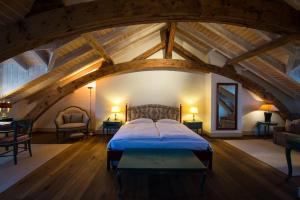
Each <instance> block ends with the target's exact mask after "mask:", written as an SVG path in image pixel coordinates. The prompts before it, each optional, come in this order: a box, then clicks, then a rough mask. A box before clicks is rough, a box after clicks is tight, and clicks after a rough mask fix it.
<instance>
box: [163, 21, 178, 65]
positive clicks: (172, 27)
mask: <svg viewBox="0 0 300 200" xmlns="http://www.w3.org/2000/svg"><path fill="white" fill-rule="evenodd" d="M175 32H176V23H174V22H173V23H170V24H169V27H168V31H167V38H166V42H167V44H166V54H165V55H166V58H167V59H171V58H172V51H173V46H174V41H175Z"/></svg>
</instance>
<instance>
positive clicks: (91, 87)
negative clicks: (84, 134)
mask: <svg viewBox="0 0 300 200" xmlns="http://www.w3.org/2000/svg"><path fill="white" fill-rule="evenodd" d="M86 87H87V88H88V89H89V90H90V122H91V123H90V124H91V126H92V124H93V123H92V89H93V88H94V87H95V82H92V83H89V84H87V85H86ZM91 126H90V128H91ZM90 135H93V133H92V132H90Z"/></svg>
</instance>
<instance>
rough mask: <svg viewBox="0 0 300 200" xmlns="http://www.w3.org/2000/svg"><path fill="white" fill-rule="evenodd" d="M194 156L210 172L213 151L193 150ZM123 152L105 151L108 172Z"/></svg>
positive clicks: (180, 113)
mask: <svg viewBox="0 0 300 200" xmlns="http://www.w3.org/2000/svg"><path fill="white" fill-rule="evenodd" d="M127 117H128V106H127V104H126V108H125V121H127V120H128V118H127ZM179 121H180V122H182V106H181V104H180V107H179ZM193 152H194V154H195V155H196V156H197V157H198V159H199V160H201V161H202V162H203V163H204V164H205V165H206V166H207V167H208V169H210V170H212V159H213V151H212V150H211V149H208V150H203V151H196V150H193ZM122 154H123V151H121V150H110V149H107V159H106V165H107V170H110V168H111V166H112V165H111V163H112V162H113V161H119V160H120V159H121V157H122Z"/></svg>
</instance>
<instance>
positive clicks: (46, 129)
mask: <svg viewBox="0 0 300 200" xmlns="http://www.w3.org/2000/svg"><path fill="white" fill-rule="evenodd" d="M32 132H34V133H38V132H42V133H44V132H46V133H55V132H56V129H55V128H34V129H33V130H32Z"/></svg>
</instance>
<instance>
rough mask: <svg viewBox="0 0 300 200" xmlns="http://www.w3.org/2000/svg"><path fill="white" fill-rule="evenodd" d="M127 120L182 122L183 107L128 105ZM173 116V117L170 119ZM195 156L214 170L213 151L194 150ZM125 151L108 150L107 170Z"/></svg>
mask: <svg viewBox="0 0 300 200" xmlns="http://www.w3.org/2000/svg"><path fill="white" fill-rule="evenodd" d="M149 108H150V109H152V110H153V109H154V110H155V111H156V112H147V109H149ZM125 109H126V110H125V112H126V115H125V119H126V121H130V120H133V119H135V118H136V117H146V118H150V119H153V120H154V121H156V120H158V119H165V118H171V119H175V120H178V121H179V122H181V121H182V106H181V105H180V106H179V108H176V107H170V106H163V105H156V104H148V105H142V106H135V107H131V108H128V106H127V105H126V108H125ZM153 113H155V116H154V117H153V116H152V115H153ZM170 116H171V117H170ZM193 152H194V154H195V155H196V156H197V158H198V159H199V160H201V161H202V162H203V163H204V164H205V165H206V166H207V167H208V169H210V170H211V169H212V160H213V151H212V149H207V150H202V151H198V150H193ZM122 154H123V151H121V150H113V149H107V157H106V168H107V170H110V168H111V163H112V162H113V161H119V160H120V159H121V157H122Z"/></svg>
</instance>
